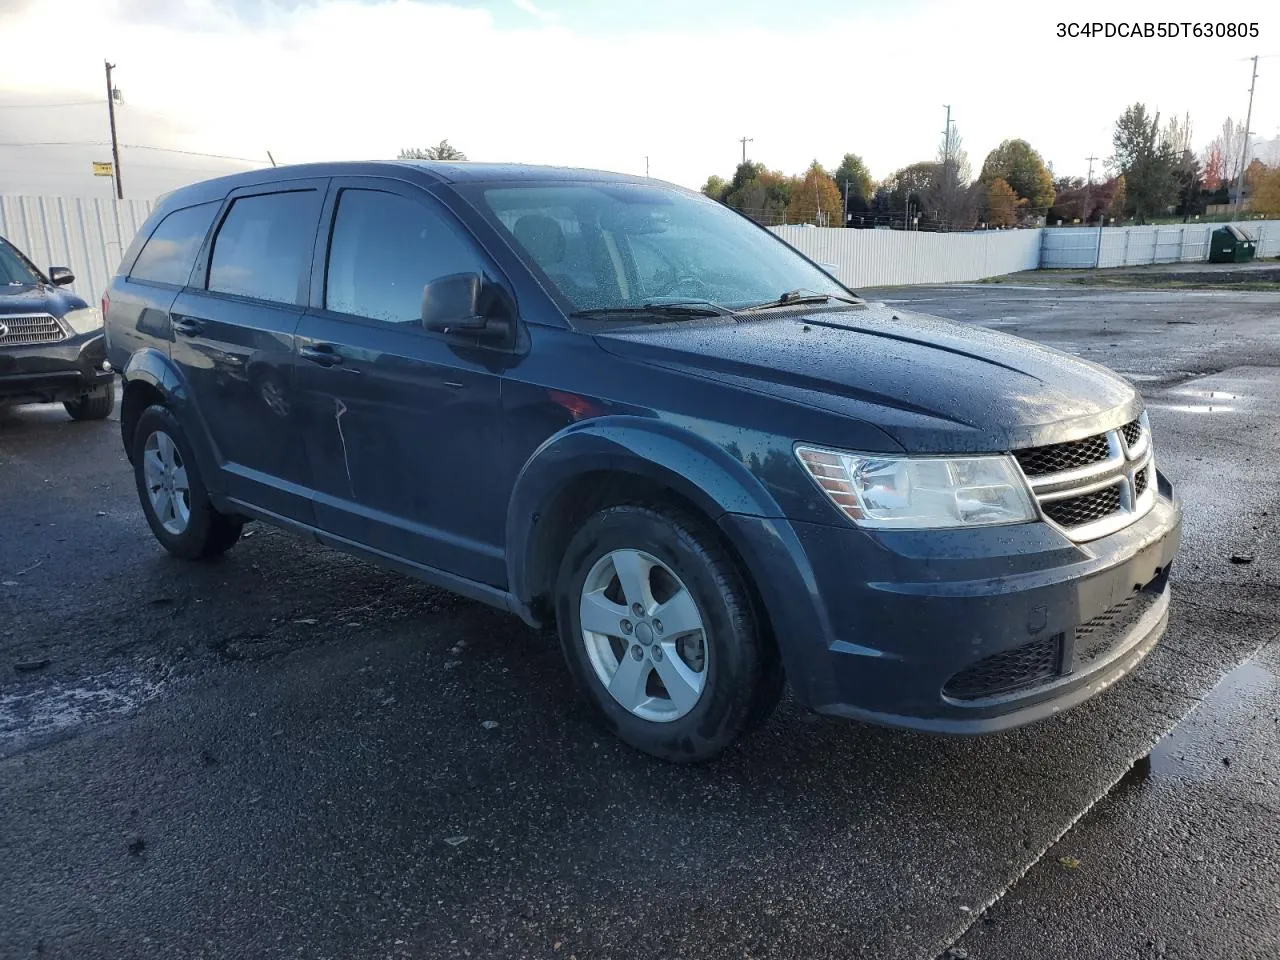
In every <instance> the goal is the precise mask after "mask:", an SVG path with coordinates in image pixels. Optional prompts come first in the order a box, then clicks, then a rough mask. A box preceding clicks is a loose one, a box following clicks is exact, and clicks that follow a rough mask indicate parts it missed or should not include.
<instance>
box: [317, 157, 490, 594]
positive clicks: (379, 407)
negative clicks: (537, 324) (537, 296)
mask: <svg viewBox="0 0 1280 960" xmlns="http://www.w3.org/2000/svg"><path fill="white" fill-rule="evenodd" d="M322 220H323V224H324V226H323V228H322V231H321V239H320V241H319V242H318V243H317V246H316V250H317V253H316V264H315V266H314V267H313V272H314V274H315V279H314V280H313V286H312V291H313V292H312V303H313V304H314V305H313V307H312V309H311V310H310V311H309V312H308V313H307V315H306V316H305V317H304V318H303V320H302V323H301V325H300V326H299V329H298V351H299V354H300V357H301V361H300V364H299V370H298V376H299V387H300V392H301V394H302V396H303V397H304V398H305V405H306V409H307V412H308V413H307V417H308V424H309V426H308V429H307V430H306V433H305V436H306V443H307V448H308V453H309V456H310V461H311V470H312V476H313V486H314V490H315V493H314V495H315V503H316V519H317V523H318V525H319V526H320V527H321V528H322V529H324V530H326V531H328V532H330V533H333V534H336V535H338V536H340V537H343V538H345V539H348V540H352V541H355V542H356V543H359V544H362V545H364V546H368V547H372V548H374V549H375V550H379V551H382V552H384V553H388V554H391V555H393V556H395V557H399V558H403V559H406V560H410V561H413V562H415V563H419V564H423V565H426V566H429V567H434V568H436V569H439V570H444V571H446V572H449V573H452V574H455V575H458V576H462V577H466V578H467V579H470V580H475V581H478V582H482V583H489V584H494V585H503V584H505V582H506V565H505V562H504V559H503V557H504V554H503V550H502V542H503V536H504V524H505V519H506V503H507V496H506V490H505V489H502V488H501V484H500V483H499V476H500V453H501V429H500V426H501V421H500V415H501V382H502V381H501V377H502V372H503V370H504V369H505V368H506V367H507V366H508V365H509V363H510V362H511V359H512V354H511V353H510V351H509V350H505V349H502V348H499V347H491V346H486V345H484V344H482V343H479V342H477V341H476V340H475V339H474V338H472V339H466V338H463V337H461V336H452V335H448V334H443V333H434V332H429V331H427V330H426V329H424V327H423V325H422V320H421V316H422V294H423V288H424V287H425V286H426V284H427V283H429V282H430V281H432V280H434V279H437V278H439V277H444V276H448V275H450V274H456V273H478V274H482V275H485V276H486V278H487V279H488V280H490V281H491V282H495V283H502V282H503V281H502V280H501V279H500V278H499V276H498V271H497V269H496V267H494V266H493V265H492V264H491V262H490V261H489V260H488V259H487V257H485V255H484V254H483V253H482V252H481V251H480V250H479V249H478V247H477V246H476V244H475V243H474V241H473V240H472V239H471V237H470V235H469V234H468V233H467V231H466V230H465V229H464V228H463V227H462V226H461V225H460V224H458V223H457V221H456V220H454V218H453V216H452V215H451V214H450V213H449V212H448V211H447V210H445V209H444V208H443V207H442V206H440V205H439V204H438V202H437V201H436V200H435V199H434V198H432V197H430V196H429V195H428V194H426V193H425V192H423V191H421V190H418V189H417V188H415V187H412V186H409V185H406V184H402V183H400V182H398V181H394V180H383V179H380V178H366V177H351V178H334V180H333V183H332V187H331V189H330V198H329V201H328V203H327V205H326V209H325V213H324V216H323V218H322Z"/></svg>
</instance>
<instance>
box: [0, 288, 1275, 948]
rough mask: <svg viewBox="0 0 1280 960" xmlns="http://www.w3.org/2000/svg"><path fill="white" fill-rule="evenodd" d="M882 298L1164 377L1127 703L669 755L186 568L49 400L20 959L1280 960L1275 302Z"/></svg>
mask: <svg viewBox="0 0 1280 960" xmlns="http://www.w3.org/2000/svg"><path fill="white" fill-rule="evenodd" d="M878 296H879V297H880V298H883V299H886V300H890V301H893V302H900V303H902V304H903V306H904V307H906V306H908V305H910V306H912V307H913V308H916V309H920V310H923V311H926V312H932V313H937V314H940V315H943V316H950V317H954V318H956V319H960V320H963V321H967V322H976V323H983V324H985V325H988V326H992V327H994V328H997V329H1003V330H1007V331H1010V332H1014V333H1018V334H1020V335H1023V336H1027V337H1030V338H1032V339H1035V340H1039V341H1042V342H1045V343H1049V344H1051V345H1054V346H1058V347H1061V348H1063V349H1067V350H1069V351H1072V352H1074V353H1077V354H1080V355H1082V356H1085V357H1087V358H1089V359H1092V360H1096V361H1098V362H1103V363H1107V364H1108V365H1110V366H1112V367H1114V368H1116V369H1118V370H1120V371H1121V372H1123V373H1125V374H1126V375H1128V376H1130V377H1132V378H1133V379H1134V381H1135V382H1136V383H1137V384H1138V385H1139V386H1140V387H1141V388H1142V390H1143V392H1144V394H1145V395H1146V398H1147V402H1148V405H1149V409H1150V411H1151V419H1152V423H1153V428H1154V435H1155V440H1156V455H1157V458H1158V462H1159V464H1160V466H1161V468H1162V469H1163V470H1164V471H1165V472H1166V473H1168V474H1169V475H1170V476H1171V477H1172V478H1173V480H1174V481H1175V483H1176V484H1177V485H1178V489H1179V492H1180V495H1181V496H1182V498H1183V502H1184V509H1185V512H1186V519H1185V524H1184V533H1183V537H1184V541H1183V551H1182V554H1181V556H1180V557H1179V560H1178V561H1177V562H1176V563H1175V565H1174V569H1173V578H1174V595H1175V600H1174V606H1173V610H1172V615H1171V624H1170V629H1169V632H1168V634H1167V636H1166V638H1165V639H1164V641H1163V642H1162V643H1161V644H1160V646H1159V647H1157V649H1156V651H1155V652H1154V653H1153V654H1152V655H1151V656H1150V657H1149V658H1148V659H1147V661H1146V662H1145V663H1144V664H1143V665H1142V666H1141V667H1140V669H1139V670H1138V671H1137V673H1136V674H1135V675H1134V676H1133V677H1132V678H1130V679H1128V680H1126V681H1124V682H1122V683H1120V684H1118V685H1117V686H1116V687H1114V688H1112V689H1111V690H1109V691H1107V692H1106V693H1105V694H1103V695H1102V696H1100V697H1099V698H1097V699H1096V700H1094V701H1092V702H1090V703H1088V704H1086V705H1084V706H1082V707H1080V708H1078V709H1076V710H1074V711H1070V712H1068V713H1067V714H1065V715H1062V716H1058V717H1055V718H1053V719H1051V720H1049V721H1046V722H1044V723H1041V724H1038V725H1035V726H1032V727H1029V728H1024V729H1022V730H1018V731H1013V732H1010V733H1007V734H1001V735H998V736H994V737H987V738H981V739H948V738H935V737H929V736H924V735H919V734H911V733H904V732H899V731H891V730H882V729H878V728H873V727H869V726H864V725H860V724H856V723H852V722H848V721H841V720H835V719H828V718H821V717H817V716H815V715H812V714H808V713H805V712H802V711H799V710H798V709H796V708H795V707H794V706H793V705H791V704H790V703H785V702H784V704H783V706H782V707H781V709H779V711H778V712H777V714H776V715H775V716H774V717H773V718H772V719H771V720H770V721H769V723H768V724H767V725H766V726H765V728H764V729H763V730H762V731H761V732H760V733H758V734H757V735H755V736H753V737H751V738H750V739H748V740H747V741H745V742H743V743H742V744H741V745H740V746H739V747H737V748H735V749H733V750H731V751H730V752H729V753H728V754H727V755H726V756H725V757H724V758H723V759H721V760H719V761H717V762H715V763H711V764H707V765H703V766H699V767H693V768H688V767H674V766H669V765H665V764H661V763H658V762H655V761H653V760H651V759H649V758H647V757H645V756H643V755H640V754H637V753H635V752H633V751H631V750H629V749H628V748H626V747H624V746H622V745H620V744H619V743H617V742H616V741H614V740H613V739H612V738H611V737H609V736H608V735H606V734H604V733H602V732H601V731H599V730H598V729H597V728H596V727H595V726H594V725H593V724H592V721H591V718H590V714H589V712H588V710H587V708H586V706H585V705H584V704H583V703H582V701H581V700H580V699H579V698H578V696H577V695H576V694H575V692H574V691H573V689H572V688H571V686H570V683H569V680H568V676H567V674H566V671H565V669H564V666H563V664H562V662H561V659H560V654H559V651H558V649H557V647H556V644H555V642H554V640H553V639H552V638H550V637H548V636H545V635H540V634H538V633H535V632H532V631H529V630H528V629H527V628H525V627H524V626H523V625H522V624H520V623H519V622H518V621H516V620H513V619H511V618H509V617H506V616H504V615H502V614H500V613H497V612H495V611H492V610H489V609H487V608H484V607H481V606H479V605H476V604H474V603H471V602H469V601H465V600H461V599H457V598H454V597H451V596H450V595H448V594H445V593H442V592H440V591H437V590H434V589H432V588H430V587H427V586H424V585H422V584H420V583H416V582H413V581H410V580H406V579H403V578H401V577H398V576H396V575H394V574H390V573H386V572H383V571H381V570H378V569H376V568H374V567H371V566H369V565H368V564H365V563H363V562H360V561H357V560H353V559H351V558H348V557H345V556H343V555H341V554H338V553H336V552H334V551H330V550H327V549H324V548H322V547H320V546H318V545H316V544H314V543H310V542H307V541H305V540H301V539H298V538H296V537H293V536H290V535H288V534H285V533H283V532H279V531H276V530H273V529H271V528H267V527H263V526H260V525H256V526H254V527H251V528H250V529H251V531H252V535H251V536H249V537H248V538H247V539H245V540H243V541H242V542H241V543H240V544H238V545H237V546H236V547H235V548H234V549H233V550H232V551H231V552H230V553H229V554H228V555H227V556H226V557H225V558H224V559H223V560H222V561H221V562H218V563H214V564H210V565H189V564H184V563H181V562H179V561H176V560H173V559H171V558H169V557H168V556H167V555H166V554H164V553H163V551H162V550H161V549H160V547H159V546H158V545H157V544H156V543H155V541H154V540H153V538H152V537H151V536H150V533H149V531H148V529H147V527H146V524H145V522H144V521H143V519H142V514H141V511H140V509H139V507H138V504H137V496H136V493H135V491H134V487H133V480H132V474H131V472H130V470H129V468H128V465H127V463H126V462H125V459H124V455H123V451H122V450H121V447H120V441H119V435H118V424H117V423H116V422H114V420H113V421H110V422H107V423H72V422H70V421H69V420H68V419H67V418H66V416H65V414H64V413H63V412H62V410H61V408H60V407H29V408H22V409H19V410H16V411H10V412H8V413H5V414H0V810H2V811H4V815H3V817H2V818H0V864H3V868H2V869H0V957H4V958H8V957H42V958H43V957H75V958H83V957H98V956H101V957H166V958H168V957H187V956H209V957H223V956H229V957H248V956H252V957H283V956H289V957H308V958H310V957H317V958H321V957H334V958H344V960H346V958H366V957H368V958H383V957H454V956H468V957H548V958H566V957H575V958H579V960H585V958H588V957H627V958H649V957H652V958H686V957H688V958H695V957H697V958H700V957H717V958H718V957H726V958H728V957H734V958H739V957H756V958H763V957H787V958H793V957H794V958H805V960H810V958H814V960H816V958H826V957H832V958H835V957H874V958H878V960H879V958H897V957H904V958H923V960H928V958H935V957H940V956H944V955H945V956H950V957H962V956H966V955H967V956H969V957H974V958H1006V957H1008V958H1013V957H1018V958H1022V957H1032V956H1034V957H1037V958H1058V957H1062V958H1066V957H1072V958H1076V957H1099V958H1102V957H1108V958H1110V957H1130V956H1133V957H1148V956H1149V957H1159V956H1167V957H1183V956H1185V957H1193V956H1194V957H1233V958H1234V957H1241V956H1254V955H1256V956H1259V957H1262V956H1275V955H1276V953H1277V952H1278V951H1277V947H1276V944H1277V942H1278V941H1277V932H1276V931H1277V929H1280V920H1278V919H1277V917H1276V911H1275V909H1274V906H1275V903H1276V899H1277V897H1276V894H1277V868H1276V864H1277V862H1278V859H1280V858H1278V857H1277V849H1276V847H1277V841H1276V840H1275V838H1274V836H1273V834H1272V831H1271V830H1270V829H1269V824H1271V823H1274V822H1275V813H1276V811H1278V810H1280V792H1278V790H1277V785H1276V777H1275V774H1274V759H1275V758H1276V755H1277V753H1278V752H1280V749H1278V748H1277V741H1276V727H1275V725H1276V723H1277V722H1280V720H1278V718H1277V712H1276V708H1275V703H1276V698H1275V696H1274V693H1275V690H1276V686H1277V684H1276V681H1275V676H1276V671H1277V670H1280V667H1278V666H1277V662H1278V660H1280V657H1278V656H1277V654H1276V652H1275V650H1276V647H1275V646H1274V645H1272V646H1268V644H1269V642H1270V641H1272V640H1273V639H1274V638H1275V637H1276V634H1277V631H1278V629H1280V627H1278V626H1277V620H1276V614H1275V610H1276V604H1277V599H1278V598H1280V589H1278V586H1280V585H1278V584H1277V577H1276V573H1275V571H1276V559H1277V556H1276V555H1277V551H1276V546H1275V543H1276V540H1275V532H1276V527H1277V521H1276V518H1277V513H1278V511H1280V471H1277V470H1276V469H1275V463H1276V452H1277V450H1280V416H1278V414H1280V323H1278V322H1277V321H1278V320H1280V294H1274V293H1256V292H1244V291H1228V292H1223V291H1212V292H1188V291H1181V290H1180V291H1176V292H1165V291H1159V290H1145V289H1144V290H1141V291H1121V290H1111V289H1108V290H1102V291H1098V290H1092V289H1089V288H1081V287H1071V288H1063V289H1054V288H1052V287H1048V288H1046V287H1043V286H1038V287H1035V288H1031V289H1022V288H1020V287H1019V286H1017V285H1016V284H1004V285H973V286H953V287H938V288H912V289H911V290H909V291H901V290H899V291H883V292H881V293H880V294H879V295H878ZM1224 761H1230V762H1224ZM1197 858H1199V859H1197ZM1250 951H1253V952H1252V953H1251V952H1250Z"/></svg>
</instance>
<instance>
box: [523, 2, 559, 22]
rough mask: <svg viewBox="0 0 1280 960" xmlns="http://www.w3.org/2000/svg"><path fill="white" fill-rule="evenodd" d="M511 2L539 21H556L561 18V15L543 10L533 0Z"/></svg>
mask: <svg viewBox="0 0 1280 960" xmlns="http://www.w3.org/2000/svg"><path fill="white" fill-rule="evenodd" d="M511 2H512V3H514V4H515V5H516V6H517V7H519V8H520V9H521V10H523V11H524V12H525V13H527V14H529V15H530V16H531V17H537V18H538V19H539V20H546V21H554V20H558V19H559V18H560V14H558V13H556V12H555V11H554V10H544V9H542V8H541V7H539V6H537V5H536V4H534V2H533V0H511Z"/></svg>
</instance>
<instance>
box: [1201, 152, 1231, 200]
mask: <svg viewBox="0 0 1280 960" xmlns="http://www.w3.org/2000/svg"><path fill="white" fill-rule="evenodd" d="M1225 173H1226V162H1225V160H1224V159H1223V156H1222V146H1221V145H1220V144H1219V143H1218V142H1217V141H1216V140H1215V141H1214V142H1212V143H1210V144H1209V146H1208V147H1206V148H1205V151H1204V167H1203V171H1202V173H1201V176H1202V177H1203V178H1204V188H1205V189H1206V190H1208V191H1209V192H1210V193H1212V192H1213V191H1215V190H1217V189H1218V188H1219V187H1220V186H1222V184H1223V182H1224V180H1225Z"/></svg>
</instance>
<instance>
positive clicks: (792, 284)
mask: <svg viewBox="0 0 1280 960" xmlns="http://www.w3.org/2000/svg"><path fill="white" fill-rule="evenodd" d="M483 197H484V203H485V205H486V206H487V207H488V212H490V213H492V214H493V216H494V217H495V218H496V219H497V221H498V222H499V223H500V224H501V226H502V227H503V228H504V229H505V230H506V232H507V233H509V234H510V235H511V237H512V239H514V241H515V245H516V248H517V249H518V250H519V251H520V252H521V254H522V255H523V256H524V258H525V260H526V262H528V263H529V264H530V265H531V266H533V267H535V268H536V270H537V271H538V272H540V273H541V274H542V275H543V276H544V277H546V279H547V280H548V281H549V283H550V285H551V286H552V287H553V288H554V290H555V292H556V293H558V294H559V295H560V297H561V299H562V301H563V303H562V305H563V306H565V308H566V310H567V311H568V312H569V313H571V314H572V313H576V312H582V311H593V312H600V311H608V310H611V309H617V310H623V311H625V310H635V309H636V308H640V307H645V306H647V305H653V304H660V303H683V304H693V303H698V302H703V303H706V302H710V303H712V304H718V305H720V306H722V307H728V308H731V309H739V308H742V307H747V306H752V305H755V304H759V303H763V302H767V301H773V300H776V299H777V298H778V297H780V296H781V295H783V294H785V293H788V292H790V291H796V290H803V291H805V292H807V293H808V292H812V293H815V294H830V295H832V296H836V297H846V298H847V297H848V296H849V291H848V290H846V289H845V288H844V287H842V286H841V285H840V284H838V283H837V282H836V281H835V280H832V279H831V278H830V277H828V276H827V275H826V274H825V273H823V272H822V271H821V270H819V269H818V268H817V267H815V266H813V265H812V264H810V263H809V262H808V261H806V260H805V259H804V258H802V257H801V256H800V255H799V254H797V253H796V252H794V251H793V250H792V249H791V248H790V247H788V246H787V245H786V244H785V243H780V242H779V241H778V240H776V239H775V238H773V237H772V236H770V235H769V234H767V233H766V232H765V231H764V230H761V229H760V228H758V227H756V226H755V225H754V224H753V223H751V222H750V221H749V220H746V219H744V218H743V217H740V216H738V215H737V214H736V213H733V212H732V211H730V210H728V209H727V208H725V207H724V206H722V205H721V204H719V203H717V202H715V201H714V200H709V199H707V198H705V197H701V196H697V195H691V194H687V193H684V192H682V191H679V190H675V189H672V188H670V187H664V186H658V185H649V184H630V183H598V184H596V183H591V184H585V183H573V184H540V185H529V186H503V187H492V188H489V189H486V190H484V192H483ZM668 315H669V316H678V314H674V313H672V314H668Z"/></svg>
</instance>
